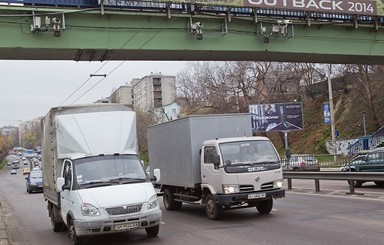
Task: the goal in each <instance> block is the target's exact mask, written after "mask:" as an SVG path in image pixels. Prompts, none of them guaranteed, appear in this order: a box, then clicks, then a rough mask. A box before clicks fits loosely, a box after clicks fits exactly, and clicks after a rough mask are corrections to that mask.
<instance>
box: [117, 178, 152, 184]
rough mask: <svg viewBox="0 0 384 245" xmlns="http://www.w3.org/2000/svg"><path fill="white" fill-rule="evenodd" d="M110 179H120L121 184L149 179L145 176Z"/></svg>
mask: <svg viewBox="0 0 384 245" xmlns="http://www.w3.org/2000/svg"><path fill="white" fill-rule="evenodd" d="M110 181H119V183H121V184H128V183H137V182H145V181H147V180H146V179H143V178H126V177H122V178H116V179H110Z"/></svg>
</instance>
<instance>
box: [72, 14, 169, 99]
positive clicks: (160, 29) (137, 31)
mask: <svg viewBox="0 0 384 245" xmlns="http://www.w3.org/2000/svg"><path fill="white" fill-rule="evenodd" d="M158 13H160V11H159V12H157V13H156V14H155V15H153V16H152V17H151V18H150V19H149V20H148V21H147V22H146V23H144V24H143V26H142V27H141V28H138V29H137V30H136V32H135V33H134V34H133V35H132V36H131V37H130V38H129V39H128V40H127V41H126V42H125V43H124V44H123V45H122V46H121V47H120V50H121V49H123V48H124V47H125V46H126V45H127V44H128V43H129V42H130V41H131V40H132V39H133V38H134V37H135V36H136V35H137V34H138V33H139V32H140V31H141V30H143V29H144V27H145V26H146V25H147V24H148V23H149V22H150V20H151V19H152V18H154V17H155V16H156V15H157V14H158ZM174 19H175V18H173V20H174ZM173 20H172V21H173ZM168 25H169V23H168V24H167V25H166V26H165V27H167V26H168ZM165 27H163V28H159V30H158V31H157V32H156V33H155V34H154V35H153V36H152V37H150V38H149V39H148V40H147V41H146V42H144V43H143V44H142V45H141V46H140V47H139V49H142V48H143V47H144V46H145V45H146V44H147V43H148V42H150V41H151V40H152V39H153V38H155V37H156V36H157V35H158V34H159V33H160V32H161V31H162V30H164V28H165ZM116 53H117V52H116ZM116 53H114V55H115V54H116ZM114 55H112V57H111V59H112V58H113V57H114ZM111 59H110V60H108V61H107V62H106V63H104V65H103V66H102V67H104V66H105V65H106V64H107V63H108V62H109V61H111ZM127 60H128V59H125V60H124V61H122V62H121V63H120V64H119V65H117V66H116V67H115V68H114V69H113V70H112V71H111V72H109V73H108V74H107V75H106V76H105V77H103V78H102V79H100V81H98V82H97V83H95V84H94V85H93V86H92V87H90V88H89V89H88V90H87V91H85V92H84V93H83V94H81V95H80V96H79V97H78V98H77V99H76V100H74V101H73V102H72V103H71V105H72V104H74V103H75V102H77V101H78V100H79V99H80V98H81V97H83V96H84V95H86V94H87V93H88V92H89V91H91V90H92V89H93V88H94V87H96V86H97V85H98V84H100V83H101V82H102V81H104V80H105V79H106V77H107V76H109V75H110V74H112V73H113V72H114V71H116V70H117V69H118V68H119V67H120V66H122V65H123V64H124V63H125V62H126V61H127ZM102 67H100V68H99V69H98V70H97V71H96V72H95V73H94V74H97V72H98V71H100V70H101V68H102ZM91 77H92V76H91ZM89 80H90V78H88V79H87V81H85V82H84V83H83V84H82V85H81V86H80V87H79V88H78V89H76V91H75V92H73V93H72V94H71V95H70V96H69V97H68V98H67V99H66V100H68V99H69V98H70V97H72V96H73V94H75V93H76V92H77V91H78V90H79V89H80V88H81V87H83V86H84V85H85V84H86V83H87V82H88V81H89ZM66 100H65V101H66Z"/></svg>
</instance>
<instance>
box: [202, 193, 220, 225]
mask: <svg viewBox="0 0 384 245" xmlns="http://www.w3.org/2000/svg"><path fill="white" fill-rule="evenodd" d="M221 211H222V210H221V207H220V206H219V205H217V203H216V201H215V199H214V198H213V196H212V194H209V195H208V196H207V197H206V200H205V213H206V214H207V216H208V218H209V219H212V220H217V219H220V216H221Z"/></svg>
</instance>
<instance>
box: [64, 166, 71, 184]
mask: <svg viewBox="0 0 384 245" xmlns="http://www.w3.org/2000/svg"><path fill="white" fill-rule="evenodd" d="M63 177H64V179H65V183H64V185H65V186H71V182H72V167H71V163H70V162H69V161H65V163H64V171H63Z"/></svg>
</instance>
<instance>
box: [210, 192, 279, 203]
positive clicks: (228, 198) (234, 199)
mask: <svg viewBox="0 0 384 245" xmlns="http://www.w3.org/2000/svg"><path fill="white" fill-rule="evenodd" d="M283 197H285V190H284V189H277V190H270V191H254V192H247V193H234V194H216V195H215V199H216V201H217V203H218V204H219V205H221V206H226V207H229V206H232V205H239V204H242V203H249V204H255V203H257V202H259V201H262V200H265V199H270V198H283Z"/></svg>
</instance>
